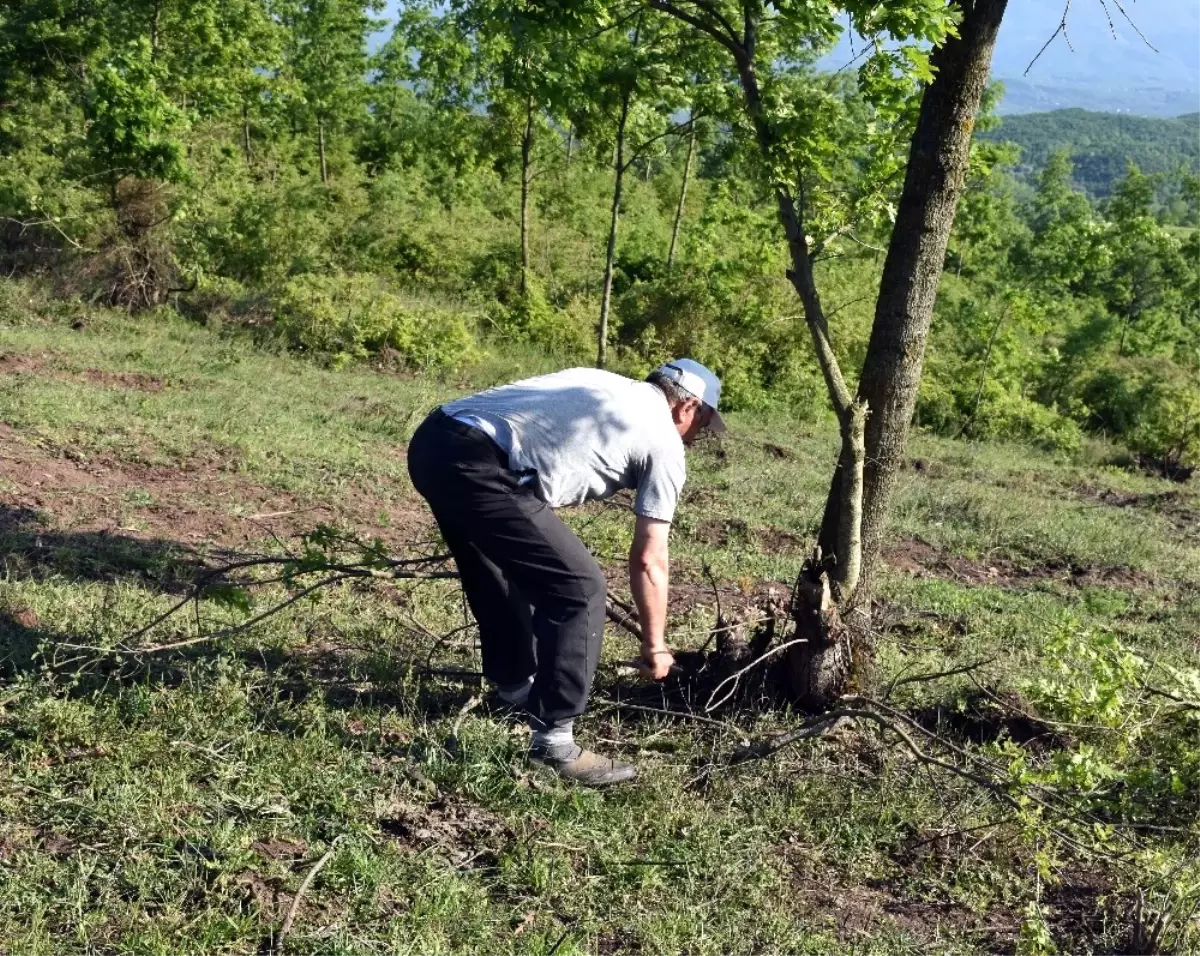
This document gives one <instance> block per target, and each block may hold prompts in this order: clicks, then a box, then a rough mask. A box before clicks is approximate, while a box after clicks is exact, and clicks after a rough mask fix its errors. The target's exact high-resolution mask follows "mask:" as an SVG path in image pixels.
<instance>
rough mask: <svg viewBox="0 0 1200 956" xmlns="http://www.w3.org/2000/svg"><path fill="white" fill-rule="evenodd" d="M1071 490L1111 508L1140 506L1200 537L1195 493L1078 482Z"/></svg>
mask: <svg viewBox="0 0 1200 956" xmlns="http://www.w3.org/2000/svg"><path fill="white" fill-rule="evenodd" d="M1071 491H1072V492H1073V493H1074V494H1075V495H1076V496H1077V497H1078V498H1080V499H1082V500H1084V501H1088V502H1095V503H1096V504H1100V505H1107V506H1109V507H1112V508H1141V509H1144V510H1147V511H1153V512H1155V513H1157V514H1160V515H1162V516H1163V517H1164V518H1166V519H1167V520H1168V521H1169V522H1171V524H1173V525H1174V526H1175V527H1176V528H1177V529H1178V530H1179V531H1180V532H1182V533H1183V535H1184V536H1186V537H1193V538H1200V507H1197V502H1196V499H1195V496H1194V495H1192V496H1191V497H1190V499H1189V496H1187V495H1185V494H1184V493H1183V492H1182V491H1179V490H1171V491H1157V492H1145V493H1143V494H1138V493H1137V492H1134V491H1116V490H1114V489H1112V488H1100V487H1097V486H1096V485H1089V484H1081V485H1076V486H1075V487H1074V488H1072V489H1071Z"/></svg>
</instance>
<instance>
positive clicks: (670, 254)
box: [667, 114, 696, 272]
mask: <svg viewBox="0 0 1200 956" xmlns="http://www.w3.org/2000/svg"><path fill="white" fill-rule="evenodd" d="M695 150H696V117H695V115H694V114H693V116H692V121H691V124H690V128H689V129H688V150H687V158H686V159H684V161H683V185H682V186H680V187H679V203H678V205H676V207H675V223H674V224H673V225H672V226H671V247H670V248H669V249H668V250H667V271H668V272H670V271H671V267H672V266H673V265H675V248H676V246H677V245H678V243H679V224H680V222H682V221H683V204H684V203H685V202H687V188H688V176H689V175H690V174H691V172H692V153H693V152H695Z"/></svg>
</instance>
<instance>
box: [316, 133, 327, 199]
mask: <svg viewBox="0 0 1200 956" xmlns="http://www.w3.org/2000/svg"><path fill="white" fill-rule="evenodd" d="M317 152H318V153H320V155H321V183H322V184H323V185H327V184H328V183H329V166H328V165H327V164H326V162H325V121H324V120H322V119H319V120H317Z"/></svg>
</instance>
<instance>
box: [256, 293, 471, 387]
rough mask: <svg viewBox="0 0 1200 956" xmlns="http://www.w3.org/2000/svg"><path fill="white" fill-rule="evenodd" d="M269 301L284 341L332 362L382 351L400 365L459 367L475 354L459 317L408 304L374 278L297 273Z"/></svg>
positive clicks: (466, 328) (444, 311) (436, 309)
mask: <svg viewBox="0 0 1200 956" xmlns="http://www.w3.org/2000/svg"><path fill="white" fill-rule="evenodd" d="M274 300H275V327H276V329H277V330H278V331H279V332H280V333H281V334H282V335H283V336H284V337H285V338H286V339H287V341H288V343H289V344H290V345H291V346H293V347H294V348H298V349H302V350H304V351H307V352H312V353H314V354H317V355H322V356H326V357H328V358H329V359H330V360H331V361H333V362H334V363H335V364H339V365H340V364H345V363H346V362H350V361H353V360H356V359H364V358H368V357H369V356H371V355H373V354H377V353H379V352H382V351H384V350H387V349H391V350H394V351H395V352H397V353H398V354H399V355H400V357H401V359H402V360H403V361H404V363H405V364H407V365H409V366H411V367H415V368H426V369H438V368H454V367H458V366H461V365H463V364H466V363H468V362H470V361H472V360H473V359H474V358H475V357H476V355H477V348H476V343H475V338H474V336H473V335H472V331H471V328H470V326H469V325H468V322H467V320H466V319H465V317H464V316H463V315H461V314H460V313H456V312H451V311H449V310H447V309H441V308H436V307H433V306H427V305H412V304H410V303H409V302H407V301H406V300H404V299H402V298H401V297H400V296H398V295H397V294H396V293H395V292H393V291H391V290H390V289H389V288H388V287H387V286H386V285H385V284H384V283H383V282H382V281H381V280H380V279H379V278H378V277H376V276H372V275H363V274H349V275H347V274H343V273H335V274H332V275H314V274H308V275H301V276H296V277H295V278H293V279H290V280H288V281H287V283H285V284H284V285H283V287H282V288H281V289H280V290H279V292H277V293H276V295H275V296H274Z"/></svg>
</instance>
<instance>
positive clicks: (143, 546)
mask: <svg viewBox="0 0 1200 956" xmlns="http://www.w3.org/2000/svg"><path fill="white" fill-rule="evenodd" d="M0 554H3V555H4V562H5V571H6V573H7V575H8V577H9V578H16V579H20V578H32V579H34V580H44V579H46V578H49V577H52V576H59V577H64V578H67V579H70V580H76V581H117V580H121V579H123V578H133V579H136V580H138V581H140V582H141V583H143V584H147V585H149V586H151V587H153V588H155V589H156V590H159V591H162V592H164V593H167V594H181V593H183V592H184V591H186V590H187V589H188V588H189V587H190V586H191V585H192V584H193V583H194V581H195V578H196V575H197V574H198V573H200V572H201V571H202V570H204V569H205V566H206V564H205V558H204V556H203V555H201V554H200V553H199V552H198V551H197V550H196V549H195V548H194V547H192V546H190V545H186V544H182V543H180V542H178V541H170V540H167V539H163V538H149V539H147V538H134V537H130V536H127V535H122V534H112V533H111V532H108V531H55V530H53V529H51V528H47V527H46V525H45V523H44V521H43V520H42V517H41V516H40V515H39V514H38V513H37V512H35V511H32V510H31V509H29V508H20V507H12V506H9V505H0Z"/></svg>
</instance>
